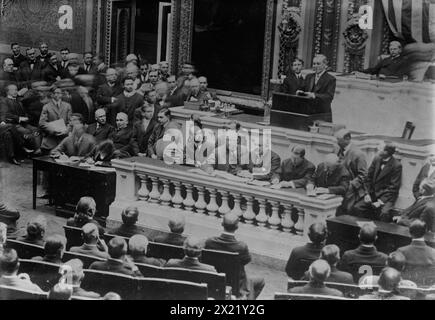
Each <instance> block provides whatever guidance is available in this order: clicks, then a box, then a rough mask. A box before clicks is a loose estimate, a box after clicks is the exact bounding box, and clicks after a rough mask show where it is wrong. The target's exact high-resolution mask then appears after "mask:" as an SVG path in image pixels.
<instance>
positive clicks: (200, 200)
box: [195, 187, 207, 213]
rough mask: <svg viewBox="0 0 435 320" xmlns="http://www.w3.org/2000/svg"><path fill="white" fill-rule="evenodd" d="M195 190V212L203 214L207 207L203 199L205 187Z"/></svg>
mask: <svg viewBox="0 0 435 320" xmlns="http://www.w3.org/2000/svg"><path fill="white" fill-rule="evenodd" d="M196 190H197V191H198V200H197V201H196V202H195V208H196V212H197V213H204V212H205V208H206V207H207V203H206V202H205V199H204V193H205V187H197V188H196Z"/></svg>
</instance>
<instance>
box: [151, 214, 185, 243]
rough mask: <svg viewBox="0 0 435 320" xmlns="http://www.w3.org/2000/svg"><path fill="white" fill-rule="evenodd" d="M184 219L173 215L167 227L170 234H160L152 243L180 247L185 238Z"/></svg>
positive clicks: (178, 215)
mask: <svg viewBox="0 0 435 320" xmlns="http://www.w3.org/2000/svg"><path fill="white" fill-rule="evenodd" d="M185 225H186V219H185V218H184V216H183V215H182V214H174V215H172V217H171V218H170V219H169V221H168V227H169V230H170V231H171V233H165V234H161V235H159V236H156V237H155V238H154V242H158V243H166V244H171V245H173V246H182V245H184V241H185V240H186V237H185V236H183V232H184V227H185Z"/></svg>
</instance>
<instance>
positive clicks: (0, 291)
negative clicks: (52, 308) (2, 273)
mask: <svg viewBox="0 0 435 320" xmlns="http://www.w3.org/2000/svg"><path fill="white" fill-rule="evenodd" d="M47 296H48V294H47V293H46V292H42V293H40V292H34V291H29V290H23V289H17V288H14V287H9V286H0V300H46V299H47Z"/></svg>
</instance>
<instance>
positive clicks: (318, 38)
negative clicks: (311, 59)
mask: <svg viewBox="0 0 435 320" xmlns="http://www.w3.org/2000/svg"><path fill="white" fill-rule="evenodd" d="M316 1H317V2H316V24H315V26H314V47H313V56H315V55H316V54H319V53H320V51H321V45H322V37H323V34H322V23H323V0H316Z"/></svg>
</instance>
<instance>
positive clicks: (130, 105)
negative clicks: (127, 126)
mask: <svg viewBox="0 0 435 320" xmlns="http://www.w3.org/2000/svg"><path fill="white" fill-rule="evenodd" d="M123 86H124V92H123V93H121V94H120V95H118V96H117V97H116V102H115V104H114V105H113V106H114V107H115V108H116V110H118V112H124V113H126V114H127V115H128V121H129V122H130V123H131V124H133V123H134V121H135V111H136V109H138V108H140V107H141V106H142V105H143V102H144V100H143V97H142V96H141V95H140V94H138V93H137V92H136V91H135V90H134V80H133V79H132V78H125V79H124V80H123Z"/></svg>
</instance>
